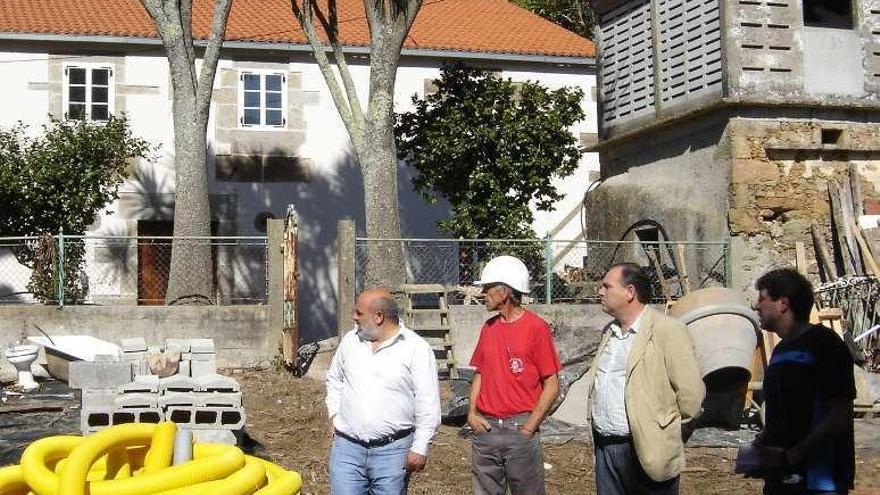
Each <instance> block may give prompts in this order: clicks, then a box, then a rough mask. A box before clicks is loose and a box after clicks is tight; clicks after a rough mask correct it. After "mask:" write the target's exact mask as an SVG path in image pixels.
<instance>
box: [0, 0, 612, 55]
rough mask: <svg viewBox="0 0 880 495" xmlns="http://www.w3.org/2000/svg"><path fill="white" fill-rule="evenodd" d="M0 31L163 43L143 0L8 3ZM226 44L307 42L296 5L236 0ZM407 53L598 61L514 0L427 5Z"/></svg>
mask: <svg viewBox="0 0 880 495" xmlns="http://www.w3.org/2000/svg"><path fill="white" fill-rule="evenodd" d="M212 5H213V2H212V1H211V0H196V1H195V8H194V13H193V25H194V29H195V32H196V35H197V37H199V38H204V37H206V36H207V33H208V29H209V26H210V20H211V8H212ZM337 5H338V9H339V25H340V29H339V30H340V39H342V40H343V42H344V43H345V44H346V45H352V46H366V45H368V44H369V32H368V30H367V23H366V20H365V18H364V7H363V1H362V0H337ZM0 32H6V33H40V34H70V35H105V36H129V37H156V30H155V29H154V28H153V25H152V22H151V21H150V18H149V16H148V15H147V13H146V11H145V10H144V8H143V7H142V6H141V3H140V1H139V0H0ZM226 39H227V40H236V41H257V42H260V41H262V42H280V43H296V44H301V43H305V42H306V41H305V37H304V36H303V34H302V31H301V30H300V29H299V26H298V25H297V24H296V21H295V19H294V18H293V14H292V13H291V11H290V2H289V0H234V1H233V4H232V12H231V13H230V18H229V23H228V25H227V29H226ZM405 47H406V48H411V49H428V50H454V51H466V52H491V53H512V54H528V55H551V56H563V57H593V56H595V46H594V45H593V43H592V42H591V41H589V40H586V39H584V38H581V37H580V36H578V35H576V34H574V33H571V32H569V31H567V30H565V29H563V28H561V27H559V26H557V25H555V24H553V23H551V22H549V21H546V20H544V19H542V18H540V17H538V16H536V15H533V14H531V13H530V12H528V11H526V10H524V9H521V8H519V7H517V6H515V5H513V4H511V3H509V2H508V1H507V0H425V2H424V4H423V6H422V9H421V11H420V12H419V15H418V17H417V19H416V22H415V24H414V25H413V28H412V30H411V32H410V36H409V38H408V39H407V41H406V45H405Z"/></svg>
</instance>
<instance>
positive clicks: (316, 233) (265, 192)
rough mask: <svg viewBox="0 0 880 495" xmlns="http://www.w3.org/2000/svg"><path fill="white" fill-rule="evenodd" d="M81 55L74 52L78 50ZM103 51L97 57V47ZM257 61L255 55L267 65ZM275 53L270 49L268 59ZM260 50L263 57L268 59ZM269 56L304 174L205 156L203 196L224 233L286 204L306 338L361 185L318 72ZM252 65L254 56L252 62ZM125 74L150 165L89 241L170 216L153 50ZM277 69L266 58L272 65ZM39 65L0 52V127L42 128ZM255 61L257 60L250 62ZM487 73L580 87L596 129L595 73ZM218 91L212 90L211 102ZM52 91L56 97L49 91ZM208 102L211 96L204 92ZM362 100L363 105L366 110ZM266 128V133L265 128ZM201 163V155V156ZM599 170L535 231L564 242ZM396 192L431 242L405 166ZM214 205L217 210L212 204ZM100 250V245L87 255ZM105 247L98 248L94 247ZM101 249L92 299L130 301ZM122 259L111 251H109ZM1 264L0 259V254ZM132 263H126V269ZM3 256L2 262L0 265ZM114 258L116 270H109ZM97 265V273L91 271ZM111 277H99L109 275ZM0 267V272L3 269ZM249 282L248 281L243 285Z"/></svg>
mask: <svg viewBox="0 0 880 495" xmlns="http://www.w3.org/2000/svg"><path fill="white" fill-rule="evenodd" d="M80 53H82V52H80ZM102 53H103V52H102ZM226 55H227V57H228V58H224V59H223V60H221V62H220V64H219V67H218V80H217V83H216V84H215V88H219V87H220V86H219V85H220V84H221V83H220V72H221V71H222V70H224V69H233V68H238V69H241V68H243V67H247V66H248V65H249V63H248V62H246V61H244V60H243V56H242V53H236V52H227V53H226ZM266 55H268V54H264V55H263V57H266V58H268V57H267V56H266ZM271 55H274V56H279V54H278V53H274V54H271ZM271 55H270V56H271ZM79 57H80V56H77V55H74V56H69V58H68V59H69V60H70V61H76V60H88V57H87V56H82V58H79ZM280 57H282V58H280V59H279V60H282V61H283V60H287V61H288V62H281V64H282V66H283V67H286V69H287V71H288V72H289V73H291V74H298V75H299V83H300V84H301V86H300V89H299V90H300V92H301V98H302V120H303V124H304V132H305V138H304V140H303V141H302V143H301V145H299V147H298V149H297V150H296V156H297V157H298V158H300V159H302V160H303V161H304V163H307V169H308V170H307V172H308V178H307V180H304V181H299V182H229V181H221V180H218V179H217V174H216V169H215V162H214V159H213V156H211V157H210V158H209V162H210V163H209V164H210V166H211V171H210V173H209V177H210V180H211V184H210V187H211V192H212V200H214V201H215V208H214V209H215V210H220V213H219V214H218V215H219V216H220V221H221V223H223V225H224V230H222V231H221V232H220V233H222V234H225V235H242V236H247V235H259V234H262V232H259V231H258V230H257V227H256V226H255V224H254V219H255V217H256V216H257V214H259V213H260V212H271V213H272V214H273V215H275V216H276V217H278V218H282V217H283V216H284V214H285V210H286V207H287V205H288V204H292V205H294V207H295V209H296V211H297V212H298V214H299V218H300V235H301V243H300V249H301V260H302V262H301V263H302V264H301V270H302V273H303V279H302V288H301V294H302V300H301V307H302V308H303V317H304V319H305V321H303V322H302V325H303V331H304V334H305V336H306V337H323V336H328V335H330V334H332V333H333V332H334V331H335V327H336V321H335V319H336V315H335V308H336V303H335V285H336V266H335V262H336V260H335V249H336V247H335V241H336V222H337V220H339V219H342V218H346V217H347V218H352V219H354V220H355V222H356V224H357V227H358V233H359V235H362V234H363V230H362V229H363V225H364V217H363V190H362V187H361V177H360V172H359V170H358V168H357V166H356V164H355V162H354V161H353V159H352V157H351V151H350V144H349V140H348V135H347V133H346V131H345V129H344V127H343V125H342V122H341V119H340V118H339V115H338V113H337V111H336V107H335V105H334V104H333V101H332V98H331V97H330V94H329V92H328V90H327V89H326V85H325V83H324V80H323V78H322V77H321V74H320V72H319V70H318V68H317V66H316V65H315V64H313V63H311V62H310V57H309V56H308V55H306V54H296V53H295V54H292V55H289V54H287V53H282V54H280ZM261 59H263V58H262V57H261ZM121 60H122V61H123V62H122V63H123V64H124V70H119V71H118V72H117V74H118V76H119V77H118V78H117V79H116V81H115V84H116V85H117V91H119V89H118V88H119V87H120V86H121V85H122V86H125V88H124V91H123V92H124V107H125V111H126V113H127V115H128V118H129V120H130V122H131V126H132V130H133V132H134V134H135V135H137V136H139V137H142V138H144V139H147V140H148V141H150V142H151V143H155V144H159V145H160V150H159V151H158V153H157V158H158V159H157V160H156V162H155V163H153V164H150V165H148V164H141V165H140V166H139V167H138V170H137V174H136V176H135V177H134V178H133V179H132V180H130V181H127V182H126V183H125V184H124V185H123V186H122V188H121V189H120V200H118V201H116V202H114V203H113V204H111V205H109V206H108V208H107V212H109V213H107V212H105V214H104V215H102V216H101V218H99V219H98V221H96V223H95V225H94V226H93V227H92V229H91V232H90V234H94V235H102V234H107V235H136V234H137V220H146V219H168V220H170V219H171V215H172V213H173V210H172V208H171V206H172V205H173V190H174V172H173V156H174V148H173V128H172V115H171V97H170V87H169V85H170V80H169V76H168V69H167V61H166V59H165V57H164V55H163V53H162V52H161V51H159V50H145V49H144V48H140V51H139V52H138V53H134V54H132V53H130V52H129V54H128V55H125V56H122V58H121ZM276 63H277V62H276ZM440 63H441V61H440V60H436V59H427V58H412V57H409V58H407V57H405V58H404V59H403V60H402V63H401V67H400V69H399V71H398V80H397V85H396V91H395V97H396V101H395V105H396V109H397V111H398V112H400V111H405V110H410V109H412V103H411V97H412V95H414V94H417V95H419V96H422V95H423V94H424V91H425V82H426V80H429V79H434V78H436V77H438V76H439V67H440ZM349 64H350V68H351V71H352V77H353V79H354V81H355V84H356V85H357V87H358V89H359V92H360V93H361V94H360V96H361V101H363V102H366V100H367V98H366V97H367V94H366V93H367V87H368V78H369V72H368V66H367V65H366V60H365V59H363V58H361V59H357V58H352V59H351V60H349ZM50 65H51V64H50V62H49V56H48V55H47V53H46V51H43V52H37V53H34V52H27V51H21V50H19V51H0V67H3V68H4V69H6V70H4V74H5V77H4V78H2V80H0V90H2V92H0V94H2V95H4V99H7V105H6V108H7V109H12V110H7V111H5V112H2V113H0V126H2V127H9V126H11V125H13V124H14V123H15V122H16V121H19V120H21V121H23V122H25V123H27V124H30V125H34V126H39V125H41V124H44V123H46V122H47V119H48V117H47V116H48V114H49V113H50V111H51V108H50V107H51V103H50V93H51V91H50V88H49V83H50V74H49V72H50ZM254 65H255V66H258V65H259V64H258V63H254ZM485 65H486V66H491V67H492V68H496V69H497V68H499V67H500V68H501V69H502V74H503V76H505V77H510V78H512V79H514V80H516V81H524V80H533V81H539V82H541V83H542V84H545V85H547V86H549V87H550V88H557V87H561V86H575V85H576V86H580V87H581V88H582V89H583V90H584V94H585V99H584V110H585V113H586V115H587V118H586V120H585V121H584V122H582V123H580V124H578V125H576V126H575V128H573V129H572V131H573V132H575V133H577V134H578V135H584V134H590V133H593V134H594V133H596V107H595V101H594V100H593V98H591V95H593V94H594V86H595V76H594V75H593V74H592V72H591V70H590V69H587V68H585V67H584V66H574V67H560V66H556V65H549V64H548V65H538V64H524V63H519V64H517V63H513V62H503V63H499V62H494V61H486V63H485ZM216 94H217V93H216V92H215V95H216ZM56 96H57V95H56ZM215 100H216V97H215ZM365 104H366V103H365ZM216 105H217V102H216V101H215V103H214V106H213V107H212V119H211V122H210V123H209V129H208V146H209V149H210V150H211V151H214V152H217V153H224V152H227V150H226V147H227V145H226V144H224V143H222V142H217V141H216V140H215V135H216V134H217V128H216V122H215V119H214V118H213V117H214V116H215V115H216ZM264 132H272V131H264ZM209 156H210V154H209ZM597 170H598V161H597V158H596V156H595V154H587V155H585V156H584V158H583V159H582V161H581V167H580V169H579V170H578V171H577V172H576V173H575V175H574V176H573V177H570V178H568V179H565V180H562V181H557V182H558V187H559V188H560V191H562V192H563V193H565V194H566V198H565V199H564V200H563V201H562V202H561V203H560V204H559V205H558V206H557V210H556V211H555V212H549V213H548V212H537V213H536V217H535V218H536V219H535V229H536V231H537V232H538V233H539V235H543V234H545V233H547V232H550V231H554V229H555V230H556V235H555V237H556V238H559V239H565V238H573V237H575V236H576V235H577V234H578V233H579V221H578V220H577V218H575V219H574V220H573V221H569V222H567V225H563V226H562V227H561V228H558V229H557V226H558V225H559V223H560V222H561V220H562V219H563V218H565V217H566V215H567V214H568V213H569V211H570V210H571V209H572V208H574V207H575V206H576V205H577V204H579V203H580V200H581V198H582V196H583V192H584V190H585V188H586V186H587V184H588V183H589V182H590V181H589V174H590V172H591V171H597ZM399 171H400V183H399V194H400V204H401V223H402V229H403V235H404V236H407V237H438V236H440V234H439V233H438V232H437V231H436V227H435V226H436V221H437V220H438V219H440V218H442V217H443V216H444V215H445V214H446V213H447V207H446V206H445V205H443V204H440V205H437V206H428V205H426V204H425V202H424V201H423V200H422V199H421V197H419V196H418V195H417V194H416V193H415V192H413V190H412V186H411V182H410V178H411V170H410V169H408V168H407V167H405V166H402V167H401V168H400V169H399ZM218 205H219V206H218ZM98 251H100V250H98ZM105 251H106V250H105ZM107 253H109V251H107V252H106V253H105V254H104V255H101V253H96V252H95V250H93V251H90V272H91V273H89V279H90V283H91V285H92V287H91V289H92V294H93V296H95V297H96V299H98V300H100V301H104V302H111V301H112V300H113V299H114V298H116V299H119V296H120V294H122V295H124V296H125V297H126V298H128V299H131V298H132V297H135V296H136V290H137V287H136V283H135V284H134V285H132V283H131V277H132V274H131V272H132V270H134V272H135V274H134V277H135V282H136V272H137V266H136V259H137V253H136V250H132V249H129V250H127V251H126V250H121V251H120V250H116V251H114V252H113V254H112V256H117V257H120V256H121V257H122V258H124V259H120V260H118V261H119V262H116V263H115V264H114V263H113V258H112V256H111V255H110V254H107ZM120 253H121V254H120ZM4 259H5V258H4ZM132 260H134V264H132V263H133V262H132ZM0 261H2V260H0ZM120 262H121V263H120ZM232 264H233V265H235V266H233V267H232V268H233V269H232V270H231V271H232V272H236V271H238V272H239V273H237V274H235V275H233V277H243V276H244V274H243V273H241V271H242V270H243V269H244V268H246V267H244V266H243V265H241V264H240V263H239V264H237V265H236V264H235V263H232ZM98 267H100V272H101V273H100V274H99V273H97V271H96V270H98ZM111 267H112V270H109V269H111ZM2 273H3V271H2V266H0V274H2ZM251 285H253V284H251Z"/></svg>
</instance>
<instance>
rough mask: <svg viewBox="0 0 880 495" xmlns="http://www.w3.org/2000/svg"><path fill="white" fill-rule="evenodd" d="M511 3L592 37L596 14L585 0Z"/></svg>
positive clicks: (517, 1)
mask: <svg viewBox="0 0 880 495" xmlns="http://www.w3.org/2000/svg"><path fill="white" fill-rule="evenodd" d="M513 3H515V4H517V5H519V6H520V7H523V8H525V9H528V10H530V11H532V12H534V13H535V14H538V15H539V16H541V17H543V18H544V19H547V20H548V21H550V22H553V23H555V24H559V25H560V26H562V27H564V28H565V29H568V30H569V31H572V32H575V33H577V34H579V35H581V36H583V37H584V38H589V39H592V38H593V28H594V27H595V26H596V16H595V14H594V13H593V10H592V9H591V8H590V5H589V4H588V3H587V0H513Z"/></svg>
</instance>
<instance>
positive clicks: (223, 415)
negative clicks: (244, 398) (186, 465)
mask: <svg viewBox="0 0 880 495" xmlns="http://www.w3.org/2000/svg"><path fill="white" fill-rule="evenodd" d="M165 416H166V417H167V418H168V420H169V421H174V422H175V423H177V424H180V425H187V427H188V428H190V429H192V430H214V429H226V430H239V429H241V428H242V427H243V426H244V422H245V413H244V409H242V408H240V407H169V408H168V409H167V411H166V413H165Z"/></svg>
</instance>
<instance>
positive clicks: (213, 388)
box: [195, 373, 241, 393]
mask: <svg viewBox="0 0 880 495" xmlns="http://www.w3.org/2000/svg"><path fill="white" fill-rule="evenodd" d="M195 381H196V383H198V385H199V390H201V391H202V392H223V393H232V392H241V385H239V383H238V382H237V381H236V380H235V379H234V378H229V377H228V376H223V375H218V374H216V373H215V374H213V375H204V376H200V377H197V378H195Z"/></svg>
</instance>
